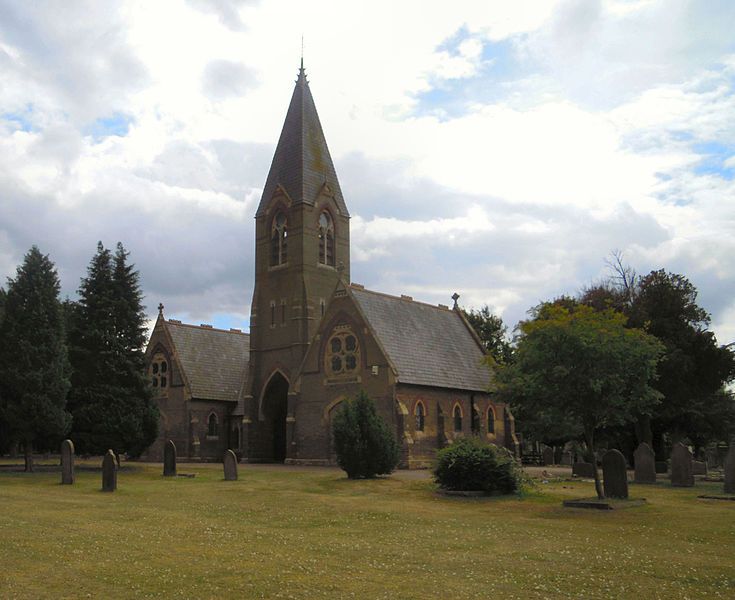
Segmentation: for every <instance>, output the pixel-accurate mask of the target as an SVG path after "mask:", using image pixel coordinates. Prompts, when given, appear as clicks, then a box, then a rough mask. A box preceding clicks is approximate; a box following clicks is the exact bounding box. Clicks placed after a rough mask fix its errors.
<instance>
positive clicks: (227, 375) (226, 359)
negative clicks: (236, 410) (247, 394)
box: [165, 321, 250, 402]
mask: <svg viewBox="0 0 735 600" xmlns="http://www.w3.org/2000/svg"><path fill="white" fill-rule="evenodd" d="M165 323H166V328H167V330H168V332H169V334H170V335H171V339H172V340H173V343H174V349H175V352H176V356H177V357H178V359H179V363H180V364H181V368H182V369H183V371H184V375H185V376H186V379H187V380H188V382H189V386H190V388H191V395H192V397H194V398H200V399H207V400H227V401H233V402H234V401H237V400H238V399H239V396H240V390H241V389H242V385H243V383H244V381H245V377H246V375H247V371H248V362H249V359H250V335H248V334H247V333H241V332H238V331H226V330H223V329H214V328H211V327H198V326H196V325H187V324H184V323H175V322H171V321H166V322H165Z"/></svg>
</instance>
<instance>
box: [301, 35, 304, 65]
mask: <svg viewBox="0 0 735 600" xmlns="http://www.w3.org/2000/svg"><path fill="white" fill-rule="evenodd" d="M301 70H302V71H303V70H304V34H303V33H302V34H301Z"/></svg>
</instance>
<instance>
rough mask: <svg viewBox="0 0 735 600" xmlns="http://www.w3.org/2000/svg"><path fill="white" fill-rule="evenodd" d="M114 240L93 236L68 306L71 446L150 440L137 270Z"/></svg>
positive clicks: (118, 447) (153, 419) (151, 415)
mask: <svg viewBox="0 0 735 600" xmlns="http://www.w3.org/2000/svg"><path fill="white" fill-rule="evenodd" d="M127 258H128V253H127V252H126V251H125V249H124V248H123V246H122V244H118V246H117V252H116V253H115V255H114V256H113V255H112V254H111V252H110V251H109V250H108V249H106V248H105V247H104V246H103V245H102V243H101V242H99V243H98V244H97V253H96V254H95V256H94V257H93V258H92V260H91V262H90V264H89V268H88V270H87V277H85V278H83V279H82V283H81V286H80V288H79V302H78V303H76V305H75V306H74V307H73V309H72V310H71V322H72V335H71V344H72V353H71V356H72V364H73V366H74V379H73V381H72V383H73V388H72V394H71V398H70V408H71V410H72V413H73V414H74V419H75V421H74V430H73V439H74V441H75V443H76V444H77V445H78V448H79V451H80V452H83V453H90V454H100V453H103V452H105V451H106V450H107V449H108V448H112V449H113V450H114V451H115V452H116V453H122V452H127V453H128V454H129V455H131V456H139V455H140V454H141V453H142V452H143V451H144V450H145V449H146V448H147V447H148V446H149V445H150V444H151V442H152V441H153V440H154V439H155V437H156V435H157V433H158V432H157V427H158V410H157V407H156V406H155V403H154V402H153V400H152V392H151V390H150V388H149V386H148V384H147V380H146V378H145V376H144V372H143V371H144V358H143V345H144V344H145V339H146V337H145V313H144V312H143V306H142V294H141V291H140V285H139V273H138V272H137V271H136V270H135V269H134V266H133V265H128V264H127Z"/></svg>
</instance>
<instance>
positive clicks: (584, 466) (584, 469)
mask: <svg viewBox="0 0 735 600" xmlns="http://www.w3.org/2000/svg"><path fill="white" fill-rule="evenodd" d="M572 475H576V476H577V477H588V478H590V479H592V478H594V476H595V466H594V465H593V464H592V463H588V462H575V463H574V464H573V465H572Z"/></svg>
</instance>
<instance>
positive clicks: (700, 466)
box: [692, 460, 707, 475]
mask: <svg viewBox="0 0 735 600" xmlns="http://www.w3.org/2000/svg"><path fill="white" fill-rule="evenodd" d="M692 474H693V475H706V474H707V463H706V462H704V461H701V460H693V461H692Z"/></svg>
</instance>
